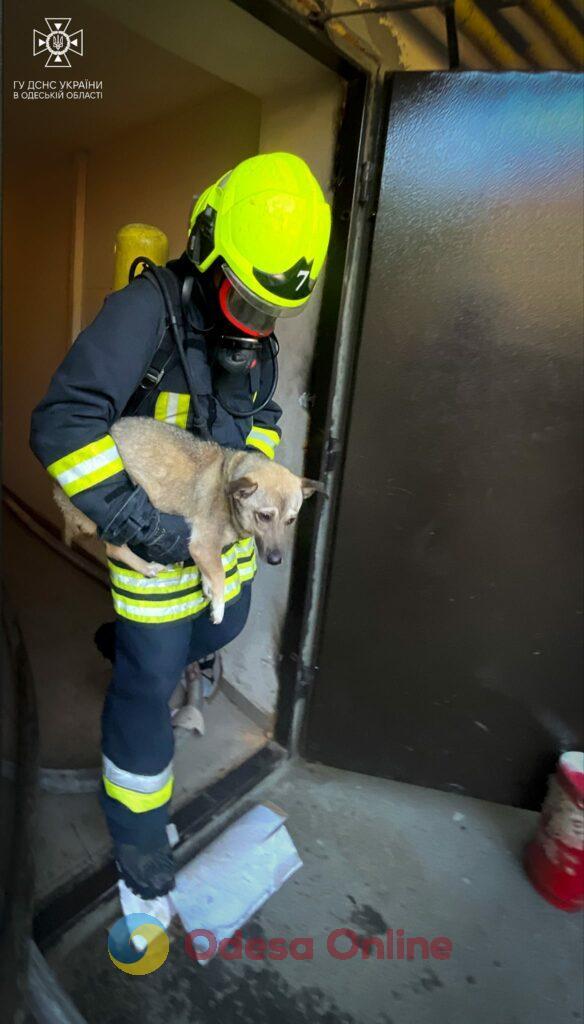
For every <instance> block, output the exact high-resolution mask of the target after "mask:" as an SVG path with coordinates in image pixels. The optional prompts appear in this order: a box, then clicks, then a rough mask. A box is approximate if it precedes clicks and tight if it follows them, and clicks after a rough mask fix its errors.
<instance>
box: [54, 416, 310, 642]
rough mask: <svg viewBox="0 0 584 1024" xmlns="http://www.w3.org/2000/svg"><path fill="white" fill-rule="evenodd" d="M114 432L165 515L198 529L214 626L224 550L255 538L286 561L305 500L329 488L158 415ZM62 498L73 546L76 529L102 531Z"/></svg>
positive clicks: (121, 550) (148, 567)
mask: <svg viewBox="0 0 584 1024" xmlns="http://www.w3.org/2000/svg"><path fill="white" fill-rule="evenodd" d="M111 433H112V436H113V438H114V440H115V442H116V444H117V446H118V449H119V452H120V455H121V457H122V461H123V463H124V466H125V468H126V470H127V472H128V474H129V476H130V477H131V479H132V480H133V481H134V483H136V484H139V485H140V486H141V487H143V488H144V490H145V491H146V493H147V495H148V497H149V498H150V501H151V502H152V504H153V505H154V506H155V507H156V508H157V509H159V510H160V511H161V512H169V513H172V514H174V515H180V516H184V518H185V519H186V520H187V522H188V523H189V525H190V526H191V539H190V544H189V551H190V555H191V558H192V559H193V561H194V562H196V564H197V566H198V568H199V570H200V573H201V582H202V586H203V592H204V594H205V596H206V597H208V598H210V600H211V619H212V621H213V622H214V623H218V622H221V621H222V619H223V614H224V611H225V597H224V589H225V573H224V570H223V563H222V561H221V551H222V550H223V548H224V547H225V546H226V545H228V544H233V543H234V541H236V540H238V539H239V538H241V537H250V536H253V537H254V539H255V542H256V545H257V548H258V552H259V555H260V557H261V558H263V559H264V560H265V561H266V562H269V564H270V565H278V564H279V563H280V562H281V561H282V552H283V549H284V548H285V547H286V543H287V541H288V539H289V537H290V536H291V533H292V530H291V527H292V525H293V523H294V522H295V521H296V518H297V516H298V512H299V511H300V506H301V505H302V502H303V500H304V499H305V498H308V497H310V495H311V494H313V493H314V491H323V490H324V488H323V486H322V484H320V483H319V482H317V481H314V480H305V479H302V478H301V477H298V476H295V475H294V473H291V472H290V470H288V469H284V467H283V466H280V465H278V464H277V463H276V462H270V461H269V459H267V458H265V456H263V455H260V454H259V453H258V454H257V455H256V454H255V453H254V452H247V451H234V450H233V449H230V448H221V447H220V446H219V445H218V444H214V443H212V442H208V441H198V440H197V439H196V438H194V437H193V436H192V434H189V433H187V432H186V431H185V430H181V429H180V428H179V427H174V426H171V425H170V424H167V423H160V422H159V421H157V420H154V419H148V418H145V417H140V416H135V417H127V418H125V419H121V420H119V421H118V422H117V423H116V424H114V426H113V427H112V431H111ZM54 497H55V501H56V502H57V505H58V506H59V508H60V509H61V511H62V513H63V516H64V518H65V531H64V532H65V540H66V542H67V543H68V544H69V543H71V540H72V538H73V537H74V536H75V534H78V533H85V534H88V535H91V536H93V535H95V534H96V533H97V527H96V525H95V523H93V522H92V520H91V519H89V518H88V517H87V516H86V515H84V513H83V512H80V511H79V509H77V508H76V507H75V506H74V505H73V503H72V502H71V501H70V500H69V498H68V497H67V496H66V494H65V493H64V492H63V491H62V490H61V488H60V487H58V486H56V487H55V491H54ZM106 551H107V554H108V556H109V557H110V558H113V559H115V560H116V561H119V562H123V563H124V564H125V565H127V566H129V568H130V569H135V570H136V571H137V572H140V573H142V574H143V575H144V576H151V577H153V576H156V575H157V574H158V573H159V572H161V570H162V569H163V568H164V566H162V565H159V564H158V563H156V562H145V561H144V559H143V558H140V557H139V556H138V555H136V554H135V553H134V552H133V551H131V550H130V548H129V547H128V546H127V545H123V546H122V547H114V546H113V545H111V544H106Z"/></svg>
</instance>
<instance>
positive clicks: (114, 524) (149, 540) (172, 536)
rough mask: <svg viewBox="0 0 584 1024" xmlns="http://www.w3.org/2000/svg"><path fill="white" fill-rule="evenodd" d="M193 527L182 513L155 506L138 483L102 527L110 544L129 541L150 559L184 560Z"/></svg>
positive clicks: (164, 563) (162, 561) (165, 561)
mask: <svg viewBox="0 0 584 1024" xmlns="http://www.w3.org/2000/svg"><path fill="white" fill-rule="evenodd" d="M190 536H191V528H190V526H189V524H188V523H187V521H186V519H183V517H182V516H173V515H169V514H168V513H167V512H159V510H158V509H157V508H154V506H153V505H152V502H151V501H150V499H149V497H148V495H147V494H146V491H145V490H143V488H142V487H139V486H136V487H134V488H133V489H132V491H131V492H130V495H129V497H128V499H127V500H126V501H125V502H124V504H123V505H122V506H121V507H120V508H118V509H117V511H116V513H115V515H114V517H113V518H112V519H111V520H110V521H109V522H108V523H107V524H106V525H105V527H104V528H103V529H102V530H100V537H101V538H102V540H104V541H109V543H110V544H115V545H117V546H121V545H122V544H128V545H129V546H130V547H131V549H132V551H135V552H136V554H137V555H140V557H141V558H145V559H146V560H147V561H149V562H161V563H162V565H170V563H171V562H184V561H185V560H186V559H187V558H189V557H190V556H189V540H190Z"/></svg>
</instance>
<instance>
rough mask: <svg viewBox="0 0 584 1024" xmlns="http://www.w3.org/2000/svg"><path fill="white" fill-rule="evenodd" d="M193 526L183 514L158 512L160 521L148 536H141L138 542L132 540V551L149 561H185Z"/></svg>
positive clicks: (188, 556) (167, 562) (165, 563)
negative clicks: (172, 514) (173, 514)
mask: <svg viewBox="0 0 584 1024" xmlns="http://www.w3.org/2000/svg"><path fill="white" fill-rule="evenodd" d="M190 539H191V528H190V526H189V524H188V523H187V521H186V519H183V517H182V516H171V515H169V514H168V513H166V512H159V513H158V523H157V524H156V526H155V527H154V528H153V530H152V534H151V536H149V537H148V538H140V541H139V543H138V544H136V543H132V542H131V541H130V547H131V548H132V551H135V552H136V554H137V555H140V556H141V557H142V558H145V559H146V561H148V562H162V564H163V565H170V564H171V563H172V562H184V561H186V559H187V558H190V555H189V540H190Z"/></svg>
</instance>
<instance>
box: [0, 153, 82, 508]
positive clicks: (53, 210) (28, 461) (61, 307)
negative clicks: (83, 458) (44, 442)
mask: <svg viewBox="0 0 584 1024" xmlns="http://www.w3.org/2000/svg"><path fill="white" fill-rule="evenodd" d="M73 188H74V167H73V162H72V160H71V159H69V158H67V157H62V158H61V159H55V160H53V161H47V160H43V161H42V170H41V169H40V167H39V165H38V164H36V163H35V164H31V163H30V162H29V161H21V160H13V159H11V153H10V150H9V151H8V153H7V156H6V158H5V162H4V204H3V211H4V224H3V256H4V259H3V266H4V282H3V300H4V301H3V391H4V394H3V428H4V429H3V441H4V446H3V447H4V456H3V466H4V480H5V482H6V484H7V485H8V486H9V487H11V488H12V489H13V490H14V491H15V492H16V493H17V494H18V495H19V496H20V497H22V498H23V499H24V500H25V501H26V502H27V503H28V504H29V505H32V506H33V508H36V509H38V510H39V511H40V512H42V513H43V514H44V515H53V508H54V505H53V502H52V500H51V497H50V484H49V481H48V478H47V476H46V474H45V473H44V472H43V470H42V469H41V467H40V466H39V464H38V462H37V461H36V459H35V458H34V456H33V454H32V452H31V451H30V449H29V447H28V434H29V427H30V414H31V411H32V409H33V408H34V406H35V405H36V403H37V402H38V401H39V400H40V399H41V398H42V396H43V394H44V393H45V391H46V388H47V384H48V382H49V379H50V377H51V374H52V373H53V370H54V369H55V367H56V366H57V364H58V363H59V362H60V361H61V359H62V358H63V356H64V355H65V353H66V351H67V346H68V343H69V307H68V304H69V263H70V247H71V220H72V201H73Z"/></svg>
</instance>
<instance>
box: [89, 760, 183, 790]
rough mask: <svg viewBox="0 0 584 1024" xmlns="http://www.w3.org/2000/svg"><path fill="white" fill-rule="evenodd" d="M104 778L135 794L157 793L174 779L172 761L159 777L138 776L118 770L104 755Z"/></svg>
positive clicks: (134, 773) (122, 769)
mask: <svg viewBox="0 0 584 1024" xmlns="http://www.w3.org/2000/svg"><path fill="white" fill-rule="evenodd" d="M103 774H104V778H106V779H108V780H109V781H110V782H113V783H115V785H116V786H122V787H123V788H124V789H132V790H133V791H134V792H135V793H157V792H158V790H160V789H163V787H164V786H166V784H167V782H168V780H169V779H172V761H171V762H170V764H167V766H166V768H163V769H162V771H161V772H158V775H137V774H136V772H128V771H126V769H125V768H118V766H117V764H114V762H113V761H110V759H109V757H106V756H105V754H104V755H103Z"/></svg>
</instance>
